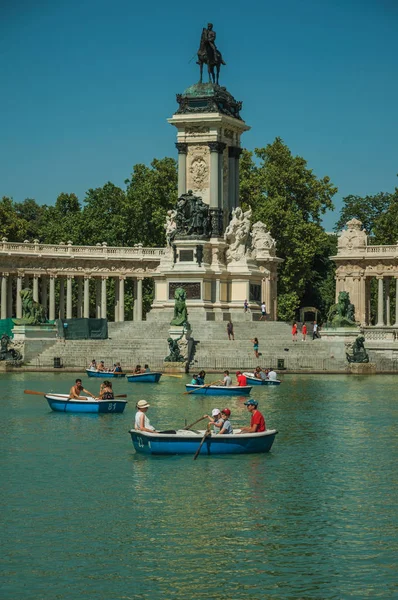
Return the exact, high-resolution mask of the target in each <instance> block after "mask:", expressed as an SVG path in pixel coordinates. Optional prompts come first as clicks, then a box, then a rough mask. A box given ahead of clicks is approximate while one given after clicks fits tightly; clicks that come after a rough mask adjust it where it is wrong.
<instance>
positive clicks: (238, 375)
mask: <svg viewBox="0 0 398 600" xmlns="http://www.w3.org/2000/svg"><path fill="white" fill-rule="evenodd" d="M236 379H237V382H238V386H239V387H242V386H245V385H247V379H246V375H243V373H241V372H240V371H236Z"/></svg>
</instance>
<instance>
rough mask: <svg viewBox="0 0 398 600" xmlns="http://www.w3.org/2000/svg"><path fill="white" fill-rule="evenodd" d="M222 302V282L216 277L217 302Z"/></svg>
mask: <svg viewBox="0 0 398 600" xmlns="http://www.w3.org/2000/svg"><path fill="white" fill-rule="evenodd" d="M220 302H221V282H220V280H219V279H216V304H219V303H220Z"/></svg>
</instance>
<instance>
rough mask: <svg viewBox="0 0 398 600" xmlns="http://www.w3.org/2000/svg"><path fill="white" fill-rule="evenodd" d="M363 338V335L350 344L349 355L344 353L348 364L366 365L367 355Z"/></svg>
mask: <svg viewBox="0 0 398 600" xmlns="http://www.w3.org/2000/svg"><path fill="white" fill-rule="evenodd" d="M364 342H365V338H364V337H363V335H359V336H358V337H357V339H356V340H355V342H354V343H353V344H352V351H351V353H350V354H349V353H348V352H346V357H347V360H348V362H349V363H368V362H369V355H368V353H367V352H366V350H365V345H364Z"/></svg>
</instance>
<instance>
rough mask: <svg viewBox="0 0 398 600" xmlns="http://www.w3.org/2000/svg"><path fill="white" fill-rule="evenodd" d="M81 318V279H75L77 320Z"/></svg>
mask: <svg viewBox="0 0 398 600" xmlns="http://www.w3.org/2000/svg"><path fill="white" fill-rule="evenodd" d="M82 316H83V277H77V318H78V319H81V318H82Z"/></svg>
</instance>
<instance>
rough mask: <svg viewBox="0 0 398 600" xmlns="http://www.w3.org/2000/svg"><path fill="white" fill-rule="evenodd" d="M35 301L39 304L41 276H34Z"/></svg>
mask: <svg viewBox="0 0 398 600" xmlns="http://www.w3.org/2000/svg"><path fill="white" fill-rule="evenodd" d="M33 300H35V301H36V302H39V276H38V275H36V273H34V274H33Z"/></svg>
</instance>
